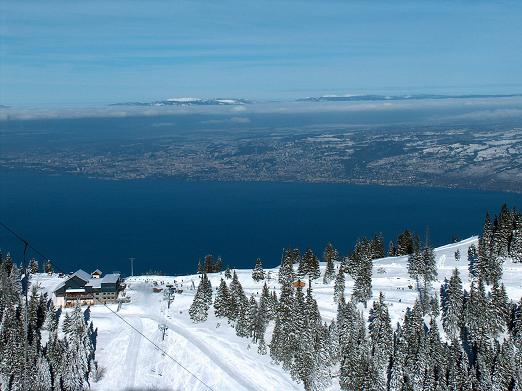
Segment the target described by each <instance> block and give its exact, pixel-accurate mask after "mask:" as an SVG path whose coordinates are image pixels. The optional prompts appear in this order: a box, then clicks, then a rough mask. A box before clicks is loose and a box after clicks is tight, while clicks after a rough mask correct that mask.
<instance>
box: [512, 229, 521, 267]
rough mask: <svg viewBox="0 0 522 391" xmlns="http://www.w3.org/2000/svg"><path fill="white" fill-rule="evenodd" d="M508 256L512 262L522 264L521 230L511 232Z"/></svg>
mask: <svg viewBox="0 0 522 391" xmlns="http://www.w3.org/2000/svg"><path fill="white" fill-rule="evenodd" d="M509 256H510V257H511V258H512V259H513V262H522V228H519V229H516V230H514V231H513V238H512V240H511V246H510V248H509Z"/></svg>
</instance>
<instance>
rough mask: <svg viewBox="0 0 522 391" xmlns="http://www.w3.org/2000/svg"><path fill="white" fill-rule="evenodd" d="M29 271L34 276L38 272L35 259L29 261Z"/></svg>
mask: <svg viewBox="0 0 522 391" xmlns="http://www.w3.org/2000/svg"><path fill="white" fill-rule="evenodd" d="M29 270H30V273H31V274H36V273H38V272H39V267H38V261H37V260H36V259H35V258H33V259H31V261H30V262H29Z"/></svg>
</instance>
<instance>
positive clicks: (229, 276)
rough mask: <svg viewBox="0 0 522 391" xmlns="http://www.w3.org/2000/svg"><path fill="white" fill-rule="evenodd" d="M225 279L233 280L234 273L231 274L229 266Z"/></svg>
mask: <svg viewBox="0 0 522 391" xmlns="http://www.w3.org/2000/svg"><path fill="white" fill-rule="evenodd" d="M225 278H226V279H227V280H230V279H231V278H232V273H231V272H230V268H229V267H228V266H227V268H226V269H225Z"/></svg>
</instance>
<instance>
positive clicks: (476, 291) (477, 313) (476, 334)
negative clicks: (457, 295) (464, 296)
mask: <svg viewBox="0 0 522 391" xmlns="http://www.w3.org/2000/svg"><path fill="white" fill-rule="evenodd" d="M489 319H490V307H489V306H488V301H487V298H486V292H485V288H484V283H483V281H482V280H480V279H479V280H478V282H472V283H471V289H470V294H469V299H468V300H467V301H466V308H465V320H466V327H467V329H468V330H469V334H470V340H471V341H472V342H477V343H480V342H482V341H485V340H487V339H488V338H489V335H490V326H489V325H488V322H489Z"/></svg>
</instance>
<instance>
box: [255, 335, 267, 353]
mask: <svg viewBox="0 0 522 391" xmlns="http://www.w3.org/2000/svg"><path fill="white" fill-rule="evenodd" d="M257 353H258V354H261V355H263V356H264V355H265V354H266V343H265V334H264V333H263V334H260V335H259V340H258V345H257Z"/></svg>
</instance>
